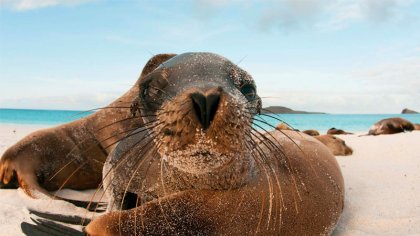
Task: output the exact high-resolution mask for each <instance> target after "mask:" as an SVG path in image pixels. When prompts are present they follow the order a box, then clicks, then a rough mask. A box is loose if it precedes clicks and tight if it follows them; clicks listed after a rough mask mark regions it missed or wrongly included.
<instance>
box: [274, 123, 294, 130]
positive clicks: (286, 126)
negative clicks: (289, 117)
mask: <svg viewBox="0 0 420 236" xmlns="http://www.w3.org/2000/svg"><path fill="white" fill-rule="evenodd" d="M276 130H293V129H292V128H290V126H288V125H287V124H285V123H279V124H278V125H277V126H276Z"/></svg>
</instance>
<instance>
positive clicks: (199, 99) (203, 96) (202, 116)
mask: <svg viewBox="0 0 420 236" xmlns="http://www.w3.org/2000/svg"><path fill="white" fill-rule="evenodd" d="M221 92H222V90H221V88H219V87H218V88H211V89H208V90H207V91H205V92H204V93H203V92H201V91H200V92H194V93H192V94H191V100H192V104H193V110H194V112H195V114H196V115H197V118H198V121H199V122H200V124H201V126H202V127H203V129H207V128H208V127H210V124H211V122H212V121H213V119H214V116H215V115H216V112H217V108H218V107H219V101H220V94H221Z"/></svg>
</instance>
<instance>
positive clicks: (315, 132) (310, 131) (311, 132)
mask: <svg viewBox="0 0 420 236" xmlns="http://www.w3.org/2000/svg"><path fill="white" fill-rule="evenodd" d="M302 133H305V134H307V135H310V136H318V135H319V132H318V131H317V130H314V129H309V130H304V131H302Z"/></svg>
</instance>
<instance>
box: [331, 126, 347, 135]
mask: <svg viewBox="0 0 420 236" xmlns="http://www.w3.org/2000/svg"><path fill="white" fill-rule="evenodd" d="M327 134H353V133H349V132H346V131H344V130H342V129H336V128H334V127H333V128H331V129H329V130H328V131H327Z"/></svg>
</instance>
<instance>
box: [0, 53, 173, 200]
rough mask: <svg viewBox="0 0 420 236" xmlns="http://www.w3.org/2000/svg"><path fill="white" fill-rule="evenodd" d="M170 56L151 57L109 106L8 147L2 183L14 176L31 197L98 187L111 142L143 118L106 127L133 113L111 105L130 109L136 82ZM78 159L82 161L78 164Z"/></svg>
mask: <svg viewBox="0 0 420 236" xmlns="http://www.w3.org/2000/svg"><path fill="white" fill-rule="evenodd" d="M173 56H174V55H173V54H161V55H157V56H155V57H153V58H152V59H150V60H149V62H148V63H147V64H146V66H145V68H144V69H143V71H142V74H141V76H140V79H139V80H138V81H137V82H136V84H135V85H134V86H133V87H132V88H131V89H130V90H129V91H128V92H126V93H125V94H124V95H123V96H121V97H120V98H118V99H116V100H115V101H114V102H112V103H111V104H109V105H108V106H107V107H111V108H109V109H102V110H99V111H97V112H95V113H93V114H92V115H89V116H87V117H85V118H82V119H79V120H76V121H73V122H71V123H68V124H64V125H60V126H57V127H54V128H49V129H44V130H40V131H36V132H34V133H32V134H29V135H28V136H26V137H25V138H24V139H22V140H21V141H19V142H18V143H16V144H15V145H13V146H12V147H10V148H9V149H7V150H6V152H5V153H4V154H3V156H2V157H1V160H0V182H2V183H3V184H8V183H9V182H10V181H12V180H13V178H16V177H17V179H18V180H19V185H20V186H21V187H22V188H23V189H24V190H25V192H26V193H27V194H28V195H30V196H32V197H35V193H34V192H33V191H34V190H36V191H38V192H42V193H44V194H46V195H49V193H48V192H47V191H46V190H48V191H52V190H57V189H58V188H60V187H66V188H72V189H87V188H96V187H97V186H98V184H99V183H100V182H101V180H102V178H101V177H102V175H101V172H102V167H103V163H104V162H105V159H106V157H107V155H108V154H109V152H110V151H111V150H112V149H113V148H114V146H115V142H116V141H118V140H119V139H121V138H122V137H123V136H125V135H126V134H125V133H122V131H124V130H129V129H132V128H133V127H135V125H138V124H139V122H141V120H140V119H137V118H136V119H132V120H127V121H126V122H119V123H116V124H113V125H110V124H111V123H113V122H116V121H119V120H123V119H127V118H129V117H131V113H130V109H127V108H112V107H130V105H131V103H132V102H133V99H134V98H136V97H137V96H138V93H139V91H138V84H139V81H140V80H141V79H142V78H143V77H145V76H146V75H147V74H148V73H150V72H151V71H152V70H153V69H155V68H156V67H157V66H159V65H160V64H161V63H162V62H163V61H166V60H167V59H168V58H171V57H173ZM108 125H110V126H108ZM106 126H108V127H106ZM104 127H106V128H104ZM113 144H114V145H113ZM72 160H74V161H72ZM68 163H69V164H68ZM82 163H83V164H84V165H83V166H82V167H80V166H81V165H82ZM63 167H64V169H62V168H63ZM69 176H71V177H70V178H69ZM52 177H53V178H52ZM51 178H52V179H51ZM45 189H46V190H45Z"/></svg>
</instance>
